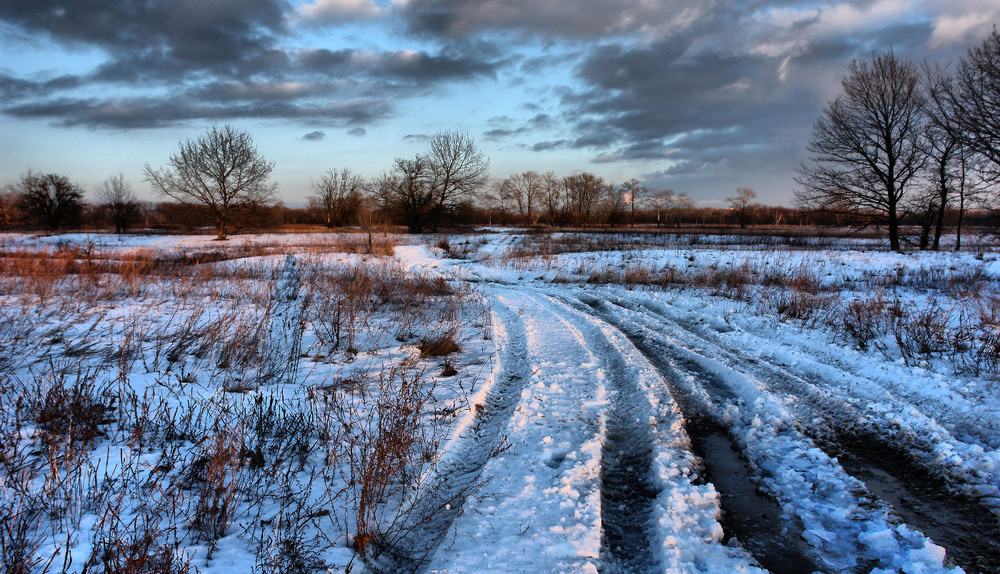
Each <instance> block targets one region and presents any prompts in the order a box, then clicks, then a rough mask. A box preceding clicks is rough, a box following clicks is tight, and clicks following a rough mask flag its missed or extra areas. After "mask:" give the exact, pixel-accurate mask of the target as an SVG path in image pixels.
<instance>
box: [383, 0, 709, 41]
mask: <svg viewBox="0 0 1000 574" xmlns="http://www.w3.org/2000/svg"><path fill="white" fill-rule="evenodd" d="M708 6H709V4H705V8H702V7H701V5H700V4H699V3H692V2H682V1H679V0H577V1H575V2H573V3H571V4H567V3H566V2H564V1H561V0H410V1H409V2H408V3H407V4H406V5H405V7H404V8H403V9H402V14H403V17H404V18H405V19H406V22H407V25H408V27H409V29H410V30H411V31H412V32H414V33H417V34H423V35H429V36H435V37H456V36H466V35H471V34H475V33H477V32H482V31H494V30H497V29H504V30H515V31H523V32H527V33H536V34H543V35H552V34H555V35H562V36H569V37H594V36H602V35H606V34H622V33H629V32H633V31H636V30H642V29H645V28H650V27H658V26H670V25H674V26H676V25H677V23H678V22H680V21H684V20H687V19H690V18H694V17H696V16H697V15H698V14H699V13H700V12H701V11H702V10H705V9H709V8H707V7H708Z"/></svg>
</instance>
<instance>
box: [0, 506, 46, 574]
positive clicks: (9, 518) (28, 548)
mask: <svg viewBox="0 0 1000 574" xmlns="http://www.w3.org/2000/svg"><path fill="white" fill-rule="evenodd" d="M12 502H13V503H14V504H13V505H11V503H12ZM24 502H27V500H26V499H24V498H22V499H21V500H19V501H17V502H14V501H9V500H8V501H6V503H5V504H0V511H3V520H0V570H3V571H4V572H7V573H8V574H33V573H34V572H36V568H37V567H38V566H39V565H40V564H42V562H43V557H42V556H38V554H37V553H38V549H39V547H40V546H41V543H42V540H43V538H44V536H43V534H42V533H41V532H40V531H39V530H40V526H39V521H40V520H41V514H42V513H41V511H40V510H39V509H38V508H36V507H34V505H30V506H26V505H23V504H21V503H24ZM53 558H54V557H53ZM50 563H51V560H50Z"/></svg>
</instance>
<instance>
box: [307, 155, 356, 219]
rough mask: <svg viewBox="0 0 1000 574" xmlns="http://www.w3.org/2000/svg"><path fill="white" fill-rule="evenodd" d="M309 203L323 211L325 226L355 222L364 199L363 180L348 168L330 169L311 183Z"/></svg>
mask: <svg viewBox="0 0 1000 574" xmlns="http://www.w3.org/2000/svg"><path fill="white" fill-rule="evenodd" d="M312 188H313V192H314V193H313V195H312V196H311V197H310V198H309V203H310V205H312V206H314V207H317V208H319V209H320V210H321V211H322V213H323V218H324V220H325V223H326V226H327V227H341V226H344V225H350V224H352V223H357V221H358V216H359V212H360V210H361V209H362V203H363V199H364V195H363V191H364V189H365V182H364V180H363V179H361V176H359V175H357V174H355V173H354V172H352V171H351V170H350V169H349V168H346V167H345V168H343V169H331V170H327V172H326V173H324V174H323V176H322V177H320V179H319V181H314V182H313V184H312Z"/></svg>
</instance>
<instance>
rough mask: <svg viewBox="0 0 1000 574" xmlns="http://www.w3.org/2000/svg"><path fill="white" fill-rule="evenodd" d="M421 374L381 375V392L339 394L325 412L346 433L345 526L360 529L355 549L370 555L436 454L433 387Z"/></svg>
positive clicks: (394, 371)
mask: <svg viewBox="0 0 1000 574" xmlns="http://www.w3.org/2000/svg"><path fill="white" fill-rule="evenodd" d="M422 374H423V373H421V372H418V371H413V370H411V368H410V367H407V366H405V365H400V366H396V367H393V368H391V369H389V370H387V371H383V372H381V373H379V376H378V386H377V389H372V390H366V389H365V386H364V385H358V386H352V387H347V388H342V389H339V390H337V391H336V392H335V394H334V395H333V396H332V397H331V398H332V400H330V401H327V402H326V403H325V406H326V407H327V408H328V409H329V412H330V415H331V416H333V417H336V419H337V420H338V421H339V422H340V424H341V426H342V427H343V429H344V431H345V432H344V433H343V434H342V435H341V441H342V445H343V447H344V448H343V450H342V453H341V456H342V457H343V460H344V461H345V462H346V463H347V468H348V471H349V473H350V476H349V478H348V487H347V492H346V497H345V503H346V505H345V507H344V513H345V517H344V518H345V522H346V523H347V524H350V523H352V522H353V524H354V525H355V528H354V532H353V535H352V537H351V540H352V544H353V546H354V547H355V549H356V550H357V551H358V552H359V553H360V554H362V555H364V554H365V552H366V550H367V548H368V546H369V544H371V543H376V545H377V543H378V541H379V540H380V539H381V537H382V536H384V535H385V530H386V529H387V528H389V527H390V526H391V524H392V522H393V520H394V519H395V518H396V516H397V515H398V514H399V513H398V512H397V511H398V510H399V509H398V508H394V507H393V505H392V504H390V502H392V501H393V500H394V501H395V504H397V505H398V504H400V500H399V495H400V494H401V493H402V491H403V489H405V488H406V486H407V485H408V484H410V482H411V481H412V477H414V476H417V475H418V474H419V473H420V469H421V468H422V466H423V464H425V463H426V461H427V455H426V453H427V452H433V451H434V446H433V442H434V441H433V438H434V437H433V430H429V429H428V428H426V427H425V425H424V424H423V420H422V415H423V411H424V405H425V404H426V403H427V402H428V401H429V400H430V398H431V397H432V396H433V392H434V389H433V385H429V386H426V387H425V386H424V385H422V384H421V379H422Z"/></svg>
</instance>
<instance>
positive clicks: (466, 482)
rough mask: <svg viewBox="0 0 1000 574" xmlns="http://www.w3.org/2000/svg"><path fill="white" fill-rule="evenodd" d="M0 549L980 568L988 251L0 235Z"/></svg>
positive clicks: (988, 544)
mask: <svg viewBox="0 0 1000 574" xmlns="http://www.w3.org/2000/svg"><path fill="white" fill-rule="evenodd" d="M0 266H2V269H3V271H2V273H0V298H2V300H3V305H2V307H0V387H2V394H0V409H2V410H3V411H4V412H5V413H6V416H5V417H4V418H3V420H2V421H0V440H2V450H0V514H2V515H3V516H4V517H5V520H3V521H2V524H0V547H2V555H0V569H2V570H3V571H5V572H25V573H26V572H135V573H139V572H150V573H153V572H163V573H167V572H171V573H173V572H193V571H196V570H197V571H200V572H249V571H256V572H316V571H329V572H349V571H353V572H359V571H369V572H402V571H423V572H720V573H722V572H758V571H764V570H769V571H772V572H779V573H783V572H815V571H819V572H830V573H833V572H906V573H916V572H960V571H965V572H970V573H972V572H997V571H1000V398H998V390H1000V283H998V276H1000V260H998V252H997V251H996V250H995V249H994V248H993V247H992V246H990V244H989V243H987V242H981V243H977V242H976V241H972V242H968V243H966V244H965V247H964V251H963V252H960V253H951V252H933V253H932V252H912V253H905V254H898V253H892V252H889V251H888V250H886V249H885V246H884V245H882V244H881V243H880V242H879V241H877V240H871V239H865V240H861V239H855V240H852V239H835V238H810V237H797V238H780V237H762V236H753V235H742V236H725V235H698V234H685V235H662V234H653V233H646V234H628V233H615V234H582V233H537V232H514V231H507V230H484V231H482V232H481V233H477V234H466V235H451V236H445V235H438V236H417V237H414V236H392V235H388V236H387V235H383V234H375V235H365V234H315V235H313V234H298V235H260V236H238V237H234V238H232V239H231V240H229V241H227V242H215V241H211V240H210V238H208V237H201V236H126V237H124V238H122V239H118V238H116V237H114V236H110V235H84V234H76V235H58V236H29V235H15V234H9V235H2V236H0Z"/></svg>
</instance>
